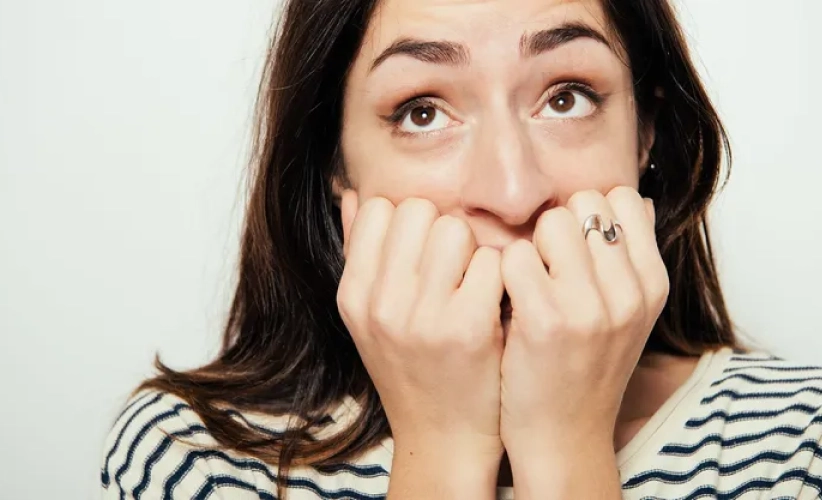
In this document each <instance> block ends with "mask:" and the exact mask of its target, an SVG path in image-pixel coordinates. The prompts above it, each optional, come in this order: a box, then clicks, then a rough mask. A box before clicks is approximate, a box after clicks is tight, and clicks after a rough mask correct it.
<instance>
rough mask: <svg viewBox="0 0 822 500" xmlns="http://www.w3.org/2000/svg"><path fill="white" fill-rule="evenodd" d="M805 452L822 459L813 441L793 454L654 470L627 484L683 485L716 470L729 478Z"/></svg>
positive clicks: (771, 454)
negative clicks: (763, 462)
mask: <svg viewBox="0 0 822 500" xmlns="http://www.w3.org/2000/svg"><path fill="white" fill-rule="evenodd" d="M805 450H811V451H813V454H814V456H816V457H822V450H820V448H819V443H817V442H816V441H813V440H809V441H803V442H802V443H800V444H799V446H797V448H796V450H795V451H793V452H786V453H780V452H776V451H771V450H769V451H765V452H762V453H759V454H757V455H755V456H753V457H751V458H748V459H745V460H740V461H739V462H736V463H733V464H728V465H724V464H723V465H720V464H719V462H717V460H716V459H711V460H705V461H703V462H700V463H699V464H698V465H697V466H696V467H694V468H693V469H691V470H690V471H687V472H670V471H664V470H652V471H648V472H644V473H642V474H638V475H636V476H634V477H633V478H631V479H630V480H628V482H627V483H625V484H626V486H627V487H629V488H633V487H636V486H637V485H640V484H642V483H646V482H648V481H661V482H663V483H677V484H681V483H685V482H687V481H689V480H691V479H693V478H694V477H695V476H696V475H697V474H699V473H700V472H703V471H706V470H716V471H718V472H719V475H720V476H728V475H731V474H735V473H737V472H739V471H741V470H744V469H747V468H748V467H750V466H751V465H753V464H755V463H757V462H761V461H768V462H775V463H785V462H786V461H788V460H789V459H790V458H792V457H794V456H795V455H796V454H797V453H799V452H800V451H805Z"/></svg>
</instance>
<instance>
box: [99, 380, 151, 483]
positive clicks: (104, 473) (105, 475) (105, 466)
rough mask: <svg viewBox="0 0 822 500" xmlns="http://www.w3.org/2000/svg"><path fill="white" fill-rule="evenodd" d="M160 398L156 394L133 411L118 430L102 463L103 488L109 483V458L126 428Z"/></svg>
mask: <svg viewBox="0 0 822 500" xmlns="http://www.w3.org/2000/svg"><path fill="white" fill-rule="evenodd" d="M146 396H148V394H146ZM162 397H163V394H162V393H158V394H157V395H156V396H154V397H153V398H151V401H149V402H148V403H146V404H144V405H143V406H141V407H140V408H138V409H137V411H135V412H134V414H133V415H131V417H129V419H128V420H127V421H126V423H125V424H123V427H122V428H121V429H120V432H119V433H118V434H117V439H116V440H115V441H114V446H112V447H111V450H109V452H108V454H107V455H106V460H105V462H104V463H103V471H102V474H101V478H100V480H101V481H102V483H103V486H104V487H106V488H108V485H109V483H110V482H111V478H110V477H109V473H108V469H109V462H110V461H111V457H113V456H114V454H115V453H116V452H117V449H118V448H119V447H120V442H121V441H122V440H123V434H125V432H126V429H128V427H129V426H130V425H131V423H132V422H133V421H134V419H135V418H137V415H139V414H140V413H142V412H143V410H145V409H146V408H148V407H149V406H151V405H153V404H154V403H156V402H157V401H160V399H161V398H162ZM142 399H143V397H141V398H140V400H142ZM136 403H137V401H135V402H134V403H132V404H131V405H129V406H128V407H127V408H126V409H125V410H123V412H122V413H121V414H120V417H119V418H118V420H119V419H122V418H123V417H124V416H125V413H126V411H128V409H129V408H131V407H132V406H134V405H135V404H136Z"/></svg>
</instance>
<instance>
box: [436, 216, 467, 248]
mask: <svg viewBox="0 0 822 500" xmlns="http://www.w3.org/2000/svg"><path fill="white" fill-rule="evenodd" d="M432 231H434V232H436V236H437V237H438V238H442V239H447V240H448V241H456V242H459V243H462V244H473V243H474V233H473V231H471V228H470V227H469V226H468V223H467V222H465V221H464V220H462V219H460V218H459V217H454V216H453V215H443V216H441V217H439V218H438V219H437V220H436V221H435V222H434V228H433V229H432Z"/></svg>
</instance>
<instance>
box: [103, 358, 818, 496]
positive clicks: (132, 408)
mask: <svg viewBox="0 0 822 500" xmlns="http://www.w3.org/2000/svg"><path fill="white" fill-rule="evenodd" d="M356 411H357V408H356V404H355V403H354V401H353V400H350V399H349V400H346V401H345V402H344V403H343V404H342V405H341V406H340V409H339V410H338V411H337V412H335V413H334V414H333V415H331V418H332V419H333V420H332V421H333V424H332V426H330V427H329V429H328V431H329V432H334V430H333V429H332V428H331V427H333V426H335V425H345V424H346V423H347V422H349V421H350V418H351V416H352V415H354V414H355V413H356ZM234 416H235V417H236V418H239V419H241V420H242V421H244V422H246V423H247V424H248V425H252V426H257V427H258V428H261V429H266V430H269V431H271V432H278V431H281V430H282V429H283V428H284V426H285V418H283V417H279V418H274V417H270V416H261V415H254V414H240V413H238V412H235V413H234ZM820 438H822V368H820V367H814V366H804V365H800V364H797V363H792V362H789V361H786V360H783V359H780V358H778V357H775V356H772V355H769V354H766V353H762V352H758V353H747V354H743V353H737V352H733V351H732V350H731V349H730V348H723V349H720V350H718V351H715V352H707V353H705V354H704V355H703V356H702V357H701V359H700V361H699V363H698V364H697V366H696V369H695V370H694V372H693V374H692V375H691V376H690V377H689V379H688V380H687V381H686V382H685V383H684V384H683V385H682V386H681V387H680V388H679V389H678V390H677V391H676V392H675V393H674V394H673V395H672V396H671V397H670V398H669V399H668V400H667V401H666V402H665V403H664V404H663V406H662V407H661V408H660V409H659V410H658V411H657V412H656V413H655V414H654V415H653V416H652V417H651V418H650V420H649V421H648V422H647V423H646V424H645V426H644V427H643V428H642V429H641V430H640V431H639V432H638V433H637V434H636V436H634V437H633V438H632V439H631V441H630V442H629V443H628V444H627V445H626V446H625V447H624V448H622V449H621V450H619V452H618V453H617V456H616V458H617V465H618V467H619V472H620V477H621V480H622V491H623V498H626V499H665V500H671V499H679V498H682V499H685V498H687V499H697V498H723V499H726V498H727V499H732V498H734V499H736V498H741V499H751V498H757V499H759V498H769V499H817V498H821V497H822V445H821V444H820V443H821V442H822V441H821V439H820ZM183 441H185V442H188V443H193V444H195V445H196V446H190V445H187V444H186V443H185V442H183ZM392 451H393V443H392V442H391V440H390V438H386V439H385V440H384V441H383V442H382V443H381V444H380V445H379V446H375V447H374V448H373V449H371V450H370V451H369V452H367V453H365V454H364V455H362V456H361V457H360V458H359V459H357V460H356V461H355V462H352V463H345V464H340V465H339V466H337V467H334V468H333V469H325V468H324V469H323V470H322V471H318V470H316V469H314V468H309V467H297V468H292V469H291V471H290V473H289V477H288V480H287V499H286V500H309V499H311V500H317V499H355V500H363V499H383V498H385V496H386V492H387V491H388V481H389V476H390V472H391V459H392ZM276 472H277V471H276V468H272V467H269V466H267V465H266V464H264V463H262V462H261V461H259V460H256V459H254V458H251V457H248V456H243V455H240V454H237V453H234V452H232V451H229V450H220V449H219V448H218V447H217V446H216V441H215V440H214V439H213V438H212V437H211V436H210V435H209V432H208V430H207V429H206V428H205V426H204V425H203V422H202V421H201V420H200V419H199V417H198V416H197V414H196V413H194V412H193V411H192V410H191V408H190V407H189V406H188V405H187V404H186V403H185V401H183V400H181V399H179V398H177V397H176V396H173V395H171V394H166V393H160V392H151V391H144V392H142V393H139V394H136V395H135V396H134V397H133V398H132V399H131V400H130V401H129V402H128V404H127V406H126V407H125V409H124V410H123V411H122V413H121V415H120V416H119V418H118V419H117V421H116V422H115V424H114V426H113V428H112V430H111V432H110V433H109V436H108V438H107V439H106V444H105V451H104V454H103V462H102V471H101V482H102V492H103V499H104V500H114V499H137V498H144V499H186V500H188V499H205V498H209V499H212V500H214V499H238V500H250V499H266V500H273V499H276V498H277V496H276V493H277V489H276V486H275V482H276ZM498 496H499V498H500V499H510V498H513V491H512V490H511V489H510V488H500V489H499V491H498Z"/></svg>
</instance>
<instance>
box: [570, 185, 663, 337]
mask: <svg viewBox="0 0 822 500" xmlns="http://www.w3.org/2000/svg"><path fill="white" fill-rule="evenodd" d="M612 192H613V191H612ZM568 208H569V210H571V212H572V213H573V214H574V215H575V217H576V220H577V223H578V225H577V227H578V228H580V229H578V234H579V237H581V238H584V240H585V242H586V244H587V247H588V251H589V254H590V255H591V262H593V268H594V276H595V278H596V281H597V285H598V289H599V294H600V296H601V297H602V299H603V301H604V302H605V306H606V308H607V311H608V313H609V315H610V316H611V319H612V320H613V321H614V322H615V323H620V324H621V323H622V322H623V321H627V319H625V318H626V316H632V315H633V314H635V313H636V308H637V303H639V304H641V300H642V291H641V289H640V286H639V282H638V280H637V276H636V273H635V270H634V266H633V263H632V262H631V259H630V258H629V257H628V251H627V246H626V245H627V244H628V243H627V242H628V241H629V240H630V239H631V233H632V231H631V230H632V229H633V224H634V221H633V220H628V221H623V220H622V219H619V218H618V217H617V214H615V213H614V210H613V208H612V207H611V203H610V202H609V201H608V199H607V198H606V197H605V196H603V195H602V193H600V192H598V191H593V190H591V191H582V192H579V193H576V194H574V195H573V196H572V197H571V199H569V200H568ZM593 214H599V215H600V216H601V218H602V222H603V224H604V225H605V227H606V228H608V227H610V226H611V224H612V223H613V222H614V221H618V222H619V223H620V226H621V228H622V229H620V228H616V231H617V239H616V241H614V242H608V241H606V240H605V237H604V236H603V235H602V233H600V232H599V231H591V232H589V233H588V235H587V237H586V236H585V235H584V234H583V233H582V229H581V228H582V227H583V225H584V222H585V220H586V219H587V218H588V217H589V216H591V215H593ZM646 224H647V222H646Z"/></svg>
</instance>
